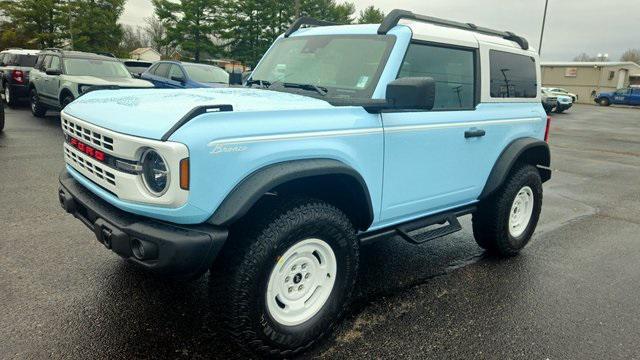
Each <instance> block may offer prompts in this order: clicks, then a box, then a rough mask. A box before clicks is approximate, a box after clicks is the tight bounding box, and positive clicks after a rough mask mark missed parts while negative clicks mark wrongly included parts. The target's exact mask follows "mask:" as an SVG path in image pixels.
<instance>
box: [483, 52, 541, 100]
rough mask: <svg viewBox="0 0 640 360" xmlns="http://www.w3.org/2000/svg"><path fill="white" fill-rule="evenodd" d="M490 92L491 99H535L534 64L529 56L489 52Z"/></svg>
mask: <svg viewBox="0 0 640 360" xmlns="http://www.w3.org/2000/svg"><path fill="white" fill-rule="evenodd" d="M489 62H490V63H491V74H490V77H491V83H490V92H491V97H493V98H535V97H536V96H537V94H536V88H537V80H536V62H535V59H534V58H532V57H530V56H525V55H519V54H512V53H508V52H504V51H497V50H491V51H490V52H489Z"/></svg>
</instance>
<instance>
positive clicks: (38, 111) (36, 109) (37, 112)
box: [29, 88, 47, 117]
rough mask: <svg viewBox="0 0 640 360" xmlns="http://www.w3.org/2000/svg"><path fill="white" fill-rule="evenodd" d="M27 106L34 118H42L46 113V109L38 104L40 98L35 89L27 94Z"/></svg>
mask: <svg viewBox="0 0 640 360" xmlns="http://www.w3.org/2000/svg"><path fill="white" fill-rule="evenodd" d="M29 105H30V107H31V113H32V114H33V116H35V117H44V115H45V114H46V112H47V108H46V107H45V106H44V105H43V104H42V103H41V102H40V97H39V96H38V92H37V91H36V89H35V88H34V89H31V91H30V92H29Z"/></svg>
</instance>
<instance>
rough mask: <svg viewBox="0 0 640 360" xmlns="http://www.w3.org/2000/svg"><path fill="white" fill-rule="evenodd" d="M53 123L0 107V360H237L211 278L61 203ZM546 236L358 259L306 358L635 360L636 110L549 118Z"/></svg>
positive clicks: (638, 249)
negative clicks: (178, 273)
mask: <svg viewBox="0 0 640 360" xmlns="http://www.w3.org/2000/svg"><path fill="white" fill-rule="evenodd" d="M59 126H60V123H59V120H58V119H57V118H56V117H55V116H51V117H47V118H46V119H37V118H34V117H32V116H31V113H30V112H29V110H28V109H27V108H19V109H7V125H6V128H5V132H4V133H0V358H1V359H12V358H16V359H25V358H38V359H39V358H54V359H58V358H74V359H81V358H93V359H107V358H108V359H130V358H190V359H205V358H207V359H210V358H220V359H233V358H240V357H241V356H242V355H240V353H239V352H238V349H237V348H235V347H234V346H233V345H231V344H230V343H229V342H228V341H227V340H226V338H224V337H223V336H222V335H221V332H220V329H219V327H218V326H217V324H216V322H215V314H214V313H213V310H212V308H211V306H210V305H209V304H210V297H212V296H216V294H215V292H213V291H212V290H211V289H210V287H209V281H208V276H205V277H203V278H201V279H199V280H197V281H195V282H189V283H181V282H173V281H167V280H163V279H160V278H156V277H152V276H149V275H147V274H145V273H142V272H140V271H138V270H136V269H133V268H131V267H130V266H127V265H126V264H125V263H124V262H123V261H122V260H120V259H119V258H118V257H117V256H116V255H114V254H113V253H111V252H109V251H107V250H105V249H104V247H103V246H102V245H100V244H99V243H98V242H97V241H95V239H94V236H93V234H92V233H91V232H90V231H89V230H88V229H86V228H85V227H84V226H83V225H82V224H81V223H80V222H79V221H77V220H75V219H73V218H72V217H71V216H70V215H66V214H65V213H64V212H63V210H62V209H61V208H60V206H59V205H58V202H57V195H56V191H57V186H58V185H57V177H58V173H59V171H60V170H61V168H62V164H63V160H62V152H61V143H62V135H61V130H60V127H59ZM551 148H552V167H553V169H554V172H553V178H552V180H551V181H550V182H549V183H547V184H546V185H545V188H544V190H545V200H544V206H543V215H542V219H541V224H540V226H539V228H538V230H537V232H536V234H535V236H534V239H533V241H532V243H531V244H530V245H529V246H528V247H527V248H526V249H525V251H524V252H523V253H522V254H521V255H520V256H517V257H515V258H511V259H508V260H499V259H495V258H491V257H488V256H486V255H485V254H484V253H483V252H482V251H481V249H480V248H478V247H477V246H476V245H475V242H474V241H473V238H472V236H471V232H470V226H469V217H465V218H464V220H465V221H464V224H463V225H464V228H465V229H464V231H462V232H459V233H457V234H454V235H452V236H448V237H445V238H443V239H439V240H436V241H434V242H431V243H427V244H424V245H421V246H414V245H410V244H408V243H405V242H403V241H402V240H392V241H389V242H384V243H377V244H374V245H371V246H369V247H367V248H364V249H363V250H362V253H363V255H364V257H363V260H362V266H361V271H360V275H359V283H358V286H357V289H356V294H357V298H356V300H355V302H354V304H353V306H352V310H351V312H350V314H349V315H348V317H347V319H346V321H345V322H344V323H343V324H342V325H341V326H340V327H339V328H338V330H337V332H336V334H335V336H334V337H333V338H331V339H329V340H328V341H326V342H325V343H324V344H323V345H322V346H320V347H319V348H318V349H315V350H314V351H313V352H312V353H309V354H306V355H305V357H309V358H327V359H329V358H331V359H333V358H350V357H353V358H413V359H425V358H434V359H444V358H448V359H457V358H490V359H495V358H501V359H502V358H504V359H507V358H526V359H546V358H548V359H587V358H589V359H602V358H608V359H617V358H624V359H631V358H640V343H639V342H638V335H639V334H640V316H639V315H638V314H640V300H639V299H640V281H638V279H640V262H639V261H638V260H639V259H640V220H639V219H640V109H631V108H614V107H610V108H603V107H596V106H589V105H576V106H575V107H574V108H572V109H571V110H569V111H568V112H567V113H566V114H560V115H554V119H553V125H552V130H551Z"/></svg>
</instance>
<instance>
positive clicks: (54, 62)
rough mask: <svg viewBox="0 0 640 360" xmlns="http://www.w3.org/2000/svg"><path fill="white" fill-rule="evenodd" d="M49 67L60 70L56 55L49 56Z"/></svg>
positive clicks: (58, 59)
mask: <svg viewBox="0 0 640 360" xmlns="http://www.w3.org/2000/svg"><path fill="white" fill-rule="evenodd" d="M49 69H55V70H60V58H59V57H58V56H52V57H51V63H49Z"/></svg>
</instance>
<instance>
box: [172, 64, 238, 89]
mask: <svg viewBox="0 0 640 360" xmlns="http://www.w3.org/2000/svg"><path fill="white" fill-rule="evenodd" d="M183 67H184V69H185V70H186V71H187V74H189V77H190V78H191V80H193V81H197V82H202V83H220V84H228V83H229V73H228V72H226V71H224V70H222V69H220V68H219V67H216V66H211V65H189V64H183Z"/></svg>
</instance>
